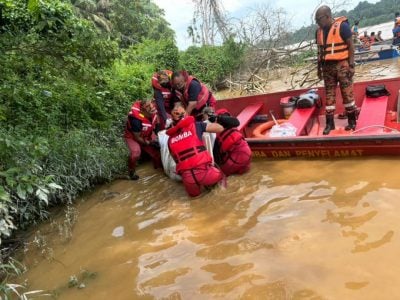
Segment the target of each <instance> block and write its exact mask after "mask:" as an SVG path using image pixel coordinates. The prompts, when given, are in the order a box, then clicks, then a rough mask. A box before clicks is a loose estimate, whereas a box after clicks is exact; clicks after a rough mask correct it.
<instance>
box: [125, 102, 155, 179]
mask: <svg viewBox="0 0 400 300" xmlns="http://www.w3.org/2000/svg"><path fill="white" fill-rule="evenodd" d="M158 126H159V122H158V117H157V110H156V109H155V106H154V104H153V103H152V101H151V100H138V101H136V102H135V103H133V104H132V107H131V110H130V112H129V114H128V119H127V121H126V126H125V133H124V138H125V142H126V144H127V146H128V148H129V159H128V168H129V178H130V179H132V180H138V179H139V176H138V175H137V174H136V171H135V169H136V162H137V160H138V159H139V158H140V156H141V154H142V152H145V153H147V154H148V155H149V156H150V157H151V159H152V161H153V165H154V168H158V167H161V155H160V150H159V147H157V142H156V140H154V139H153V132H155V131H156V130H157V129H158V128H157V127H158Z"/></svg>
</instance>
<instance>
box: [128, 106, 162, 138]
mask: <svg viewBox="0 0 400 300" xmlns="http://www.w3.org/2000/svg"><path fill="white" fill-rule="evenodd" d="M129 117H133V118H135V119H138V120H140V121H141V122H142V132H141V133H140V136H141V137H142V138H143V139H151V135H152V134H153V130H154V128H155V126H156V123H157V114H153V115H152V116H151V118H150V119H151V120H149V119H148V118H146V117H145V116H144V115H143V114H142V113H141V104H140V100H137V101H136V102H135V103H133V104H132V107H131V110H130V111H129V114H128V120H127V121H126V126H125V137H127V138H133V139H135V136H134V135H133V133H132V127H131V123H130V121H129Z"/></svg>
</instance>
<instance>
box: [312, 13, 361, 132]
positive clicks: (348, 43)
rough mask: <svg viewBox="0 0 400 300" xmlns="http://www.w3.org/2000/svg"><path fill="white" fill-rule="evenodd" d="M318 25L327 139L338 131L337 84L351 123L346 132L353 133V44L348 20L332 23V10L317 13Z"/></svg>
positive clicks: (319, 58)
mask: <svg viewBox="0 0 400 300" xmlns="http://www.w3.org/2000/svg"><path fill="white" fill-rule="evenodd" d="M315 21H316V23H317V24H318V26H319V28H318V29H317V32H316V38H317V45H318V77H319V79H324V85H325V90H326V103H325V115H326V127H325V129H324V131H323V134H324V135H327V134H329V132H330V131H331V130H333V129H335V122H334V115H335V110H336V87H337V84H338V83H339V86H340V91H341V94H342V98H343V104H344V107H345V109H346V114H347V119H348V125H347V126H346V127H345V130H354V129H355V127H356V110H357V109H356V105H355V101H354V94H353V76H354V72H355V70H354V44H353V39H352V38H351V36H352V34H351V30H350V26H349V24H348V22H347V18H345V17H339V18H336V19H333V18H332V13H331V9H330V8H329V7H328V6H325V5H324V6H321V7H320V8H319V9H318V10H317V12H316V14H315Z"/></svg>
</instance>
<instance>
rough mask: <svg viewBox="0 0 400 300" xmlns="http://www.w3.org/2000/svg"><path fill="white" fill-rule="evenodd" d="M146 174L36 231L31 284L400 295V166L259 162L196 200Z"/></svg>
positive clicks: (214, 293) (184, 294)
mask: <svg viewBox="0 0 400 300" xmlns="http://www.w3.org/2000/svg"><path fill="white" fill-rule="evenodd" d="M387 64H388V65H389V66H390V67H392V68H395V69H397V68H398V66H397V65H398V61H392V62H390V63H386V64H385V63H384V64H382V69H383V72H387V70H388V67H386V65H387ZM396 66H397V67H396ZM361 70H364V71H361ZM375 70H376V69H375ZM361 72H362V74H366V72H367V71H365V69H360V73H361ZM368 72H373V71H368ZM360 76H364V75H360ZM139 173H140V175H141V179H140V180H139V181H138V182H132V181H127V180H126V181H124V180H120V181H115V182H113V183H111V184H109V185H107V186H103V187H100V188H98V189H97V190H96V191H95V192H93V193H91V194H88V195H86V196H84V197H82V198H81V199H79V200H78V202H77V205H76V206H75V207H74V209H73V210H70V211H69V212H68V213H67V215H68V216H69V219H70V220H71V219H74V218H76V223H75V224H74V225H73V227H72V230H69V229H70V228H71V226H70V225H68V224H69V223H73V222H67V221H66V219H65V214H64V213H60V214H59V216H58V217H55V219H54V221H52V222H51V223H48V224H43V225H41V226H39V227H38V228H36V229H35V230H34V233H33V234H32V237H31V238H30V241H31V243H30V246H29V247H27V249H28V251H27V252H26V253H25V256H24V262H25V264H26V265H27V267H28V271H27V272H26V273H25V274H24V275H23V277H22V278H21V282H22V281H24V280H26V281H27V283H28V285H29V289H30V290H37V289H41V290H48V291H50V292H51V293H52V294H53V295H56V296H57V298H58V299H73V300H79V299H115V300H119V299H398V298H400V276H399V270H400V259H399V255H400V238H399V231H400V218H399V215H400V182H399V181H400V175H399V174H400V160H399V159H397V158H389V159H388V158H364V159H358V160H338V161H329V160H282V161H266V160H254V161H253V164H252V170H251V171H250V172H249V173H248V174H245V175H243V176H234V177H230V178H229V179H228V186H227V187H226V188H224V187H217V188H215V189H214V190H212V191H211V192H209V193H207V194H204V195H203V196H201V197H199V198H197V199H194V200H188V198H187V196H186V194H185V192H184V189H183V186H182V185H181V184H179V183H176V182H172V181H171V180H169V179H167V178H166V177H165V176H164V175H163V174H162V173H161V172H157V171H154V170H153V169H152V168H151V167H150V166H148V165H145V166H141V167H140V169H139ZM69 235H70V238H66V237H67V236H69ZM38 245H39V247H37V246H38ZM74 276H75V277H74ZM68 282H70V285H71V286H72V287H68ZM43 299H47V298H43Z"/></svg>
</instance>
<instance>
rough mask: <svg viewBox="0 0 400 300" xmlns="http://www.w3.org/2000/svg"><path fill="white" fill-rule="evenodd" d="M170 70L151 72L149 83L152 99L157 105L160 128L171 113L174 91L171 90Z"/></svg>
mask: <svg viewBox="0 0 400 300" xmlns="http://www.w3.org/2000/svg"><path fill="white" fill-rule="evenodd" d="M172 73H173V72H172V71H170V70H161V71H159V72H157V73H154V74H153V77H152V78H151V85H152V87H153V91H154V99H155V101H156V105H157V112H158V116H159V118H160V124H161V128H162V129H163V128H164V125H165V122H166V121H167V119H168V118H169V115H170V114H171V108H172V105H173V99H174V93H173V90H172V82H171V80H172V79H171V77H172Z"/></svg>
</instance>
